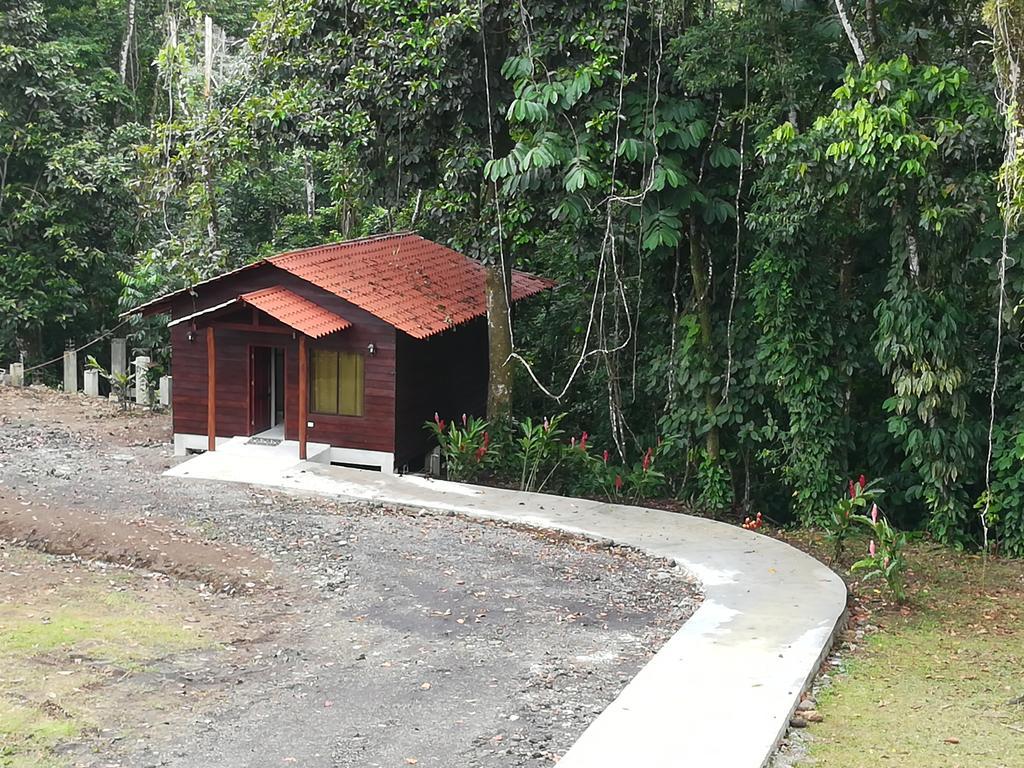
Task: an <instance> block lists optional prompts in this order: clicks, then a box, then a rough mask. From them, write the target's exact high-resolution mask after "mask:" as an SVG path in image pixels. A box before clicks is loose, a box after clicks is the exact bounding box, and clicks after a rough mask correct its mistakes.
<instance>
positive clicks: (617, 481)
mask: <svg viewBox="0 0 1024 768" xmlns="http://www.w3.org/2000/svg"><path fill="white" fill-rule="evenodd" d="M615 490H616V491H621V490H622V475H616V476H615Z"/></svg>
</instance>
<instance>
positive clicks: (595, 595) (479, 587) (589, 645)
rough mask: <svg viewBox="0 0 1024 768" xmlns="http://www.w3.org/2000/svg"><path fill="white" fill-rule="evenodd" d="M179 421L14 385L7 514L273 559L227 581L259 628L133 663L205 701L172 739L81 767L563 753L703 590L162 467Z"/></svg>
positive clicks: (611, 561)
mask: <svg viewBox="0 0 1024 768" xmlns="http://www.w3.org/2000/svg"><path fill="white" fill-rule="evenodd" d="M167 437H168V435H167V419H166V417H138V416H134V417H133V416H121V415H117V414H115V413H113V412H112V411H111V410H110V409H109V408H108V407H107V406H105V405H104V406H99V405H96V404H95V403H89V402H86V401H83V400H82V399H80V398H78V397H67V396H63V395H58V394H55V393H46V392H40V391H35V390H33V391H28V392H16V391H14V390H10V389H6V390H3V389H0V511H2V510H3V508H4V507H3V503H4V502H3V497H5V498H6V504H7V506H8V509H10V508H11V507H12V506H13V505H15V504H17V505H19V506H20V507H21V508H24V507H26V505H28V504H30V505H31V508H32V509H33V510H34V511H35V512H36V513H37V514H47V515H52V516H55V517H56V518H58V525H59V526H63V525H66V524H68V523H67V522H66V520H70V519H72V518H73V515H71V514H70V513H73V512H78V513H81V512H83V511H84V512H88V513H90V514H91V515H92V517H93V519H94V520H98V521H101V523H102V524H103V525H109V526H110V529H111V530H112V531H113V530H115V529H117V528H119V527H124V526H125V525H129V524H131V525H134V526H136V528H133V530H138V526H146V525H151V526H152V527H153V528H154V530H161V531H163V530H166V529H167V528H168V523H170V526H171V527H173V528H179V529H180V531H178V532H177V534H176V535H179V534H180V535H186V534H187V536H188V537H189V538H190V539H192V540H195V539H202V541H203V542H204V544H205V545H207V546H208V545H210V544H213V545H215V546H217V547H230V548H233V549H232V551H235V549H240V550H244V551H247V552H251V553H252V557H253V558H254V561H256V560H258V561H259V562H268V563H270V564H271V566H270V567H271V571H270V575H269V577H268V583H267V584H264V583H263V582H262V581H261V582H260V583H256V582H255V581H254V582H248V583H247V584H248V586H249V587H251V589H250V590H249V591H248V594H244V595H243V594H241V593H239V594H238V596H237V598H233V599H237V600H245V601H249V602H250V603H251V604H252V605H253V609H252V611H253V615H252V622H253V623H254V624H255V625H257V626H258V625H259V624H261V623H262V624H263V625H264V629H265V631H264V632H263V633H258V634H259V637H258V639H255V640H254V639H252V638H247V639H245V640H244V641H239V642H238V643H237V644H235V645H234V646H229V647H227V648H225V649H224V651H223V653H218V654H211V655H210V656H209V658H208V659H207V660H206V661H205V663H204V664H202V665H200V666H199V668H198V669H193V670H192V672H191V673H190V674H189V675H188V676H185V677H183V678H181V679H177V678H175V679H167V675H164V676H159V675H156V676H154V675H152V674H151V673H147V672H146V671H142V672H139V673H138V675H137V678H138V679H136V680H135V684H140V683H139V680H142V681H143V682H146V681H148V684H152V685H178V686H180V687H182V688H183V693H186V694H187V691H188V689H189V688H190V687H193V686H195V687H197V688H201V689H202V690H203V692H204V701H205V702H206V704H205V705H204V706H199V707H197V706H188V707H186V706H182V707H181V708H180V710H178V711H169V712H164V713H162V716H163V717H165V718H166V719H167V721H168V722H169V723H170V724H171V728H170V729H169V735H166V736H165V735H161V736H160V737H159V738H155V737H152V736H150V735H147V734H146V733H144V732H141V731H136V732H127V733H123V734H117V735H116V736H114V737H111V738H106V737H104V736H103V735H102V731H99V732H98V734H97V735H96V736H95V738H94V739H93V741H92V742H90V743H88V744H80V745H77V746H76V745H70V746H69V749H68V755H69V756H71V757H72V758H73V760H74V764H75V765H95V766H100V765H102V766H180V767H181V768H185V767H186V766H188V767H190V768H191V767H193V766H204V767H208V768H218V767H224V768H227V767H228V766H239V767H241V766H276V765H299V766H310V767H314V766H360V767H362V766H366V767H372V766H408V765H417V766H424V767H426V766H438V767H439V768H440V767H444V768H459V767H462V766H465V767H466V768H468V767H469V766H541V765H550V764H551V763H552V762H554V761H556V760H557V758H558V757H559V756H560V755H561V754H563V753H564V752H565V751H566V750H567V749H568V748H569V746H571V744H572V743H573V741H574V740H575V739H576V738H577V737H578V736H579V735H580V734H581V733H582V731H583V730H584V729H585V728H586V726H587V724H588V723H589V722H590V721H591V720H592V719H593V718H594V716H595V715H596V714H597V713H598V712H600V711H601V710H602V709H603V708H604V707H605V706H606V705H607V704H608V703H609V702H610V701H611V700H612V699H613V698H614V697H615V696H616V694H617V693H618V692H619V691H620V690H621V688H622V687H623V686H624V685H625V683H626V682H628V681H629V680H630V679H631V678H632V676H633V675H634V674H635V673H636V672H637V670H638V669H639V668H640V667H641V666H643V664H644V663H645V662H646V660H647V659H648V658H650V656H651V655H652V654H653V653H654V652H655V651H656V650H657V649H658V648H659V647H660V645H661V644H662V643H663V642H664V641H665V640H666V639H667V638H668V637H669V636H670V635H671V634H672V633H673V632H674V631H675V630H676V629H677V628H678V627H679V626H680V625H681V624H682V622H684V621H685V620H686V619H687V618H688V617H689V616H690V615H691V614H692V612H693V611H694V610H695V608H696V604H697V601H698V599H699V595H698V592H697V589H696V588H695V586H694V585H693V584H692V583H690V581H689V580H688V579H687V577H686V576H685V574H683V573H681V572H680V571H679V570H678V569H676V568H674V567H673V566H672V564H670V563H668V562H666V561H658V560H654V559H652V558H649V557H646V556H641V555H639V554H637V553H635V552H632V551H629V550H623V549H618V548H603V547H601V546H599V545H596V544H593V543H590V542H586V541H582V540H579V539H575V538H572V537H568V536H564V535H559V534H546V533H539V532H535V531H530V530H524V529H517V528H514V527H510V526H507V525H503V524H498V523H485V522H479V521H470V520H466V519H462V518H460V517H458V516H454V515H443V514H434V513H427V512H425V511H422V510H415V509H411V510H410V509H389V508H383V507H380V506H374V505H368V504H366V503H363V502H358V503H343V502H338V501H334V500H329V499H323V498H317V497H304V496H298V495H289V494H282V493H277V492H271V491H267V490H263V489H258V488H251V487H246V486H238V485H234V484H215V483H208V482H202V481H183V480H180V479H172V478H164V477H161V475H160V473H161V472H162V471H163V469H165V468H166V467H168V466H170V465H171V464H172V463H174V462H175V461H177V460H176V459H174V458H173V457H172V456H171V451H170V446H169V444H168V442H167ZM62 510H63V511H62ZM62 515H63V517H61V516H62ZM15 538H17V537H15ZM122 538H123V537H122ZM94 539H95V540H94V541H93V544H94V545H95V546H102V542H103V540H104V538H103V537H102V536H100V537H98V538H96V537H94ZM97 542H99V544H97ZM151 548H152V547H151ZM162 554H164V555H166V553H162ZM90 555H91V556H95V554H94V553H90ZM186 556H187V555H181V556H180V557H179V559H182V558H185V557H186ZM186 575H187V574H186ZM243 591H244V590H243ZM147 674H149V675H150V677H146V675H147ZM128 682H131V681H127V682H126V684H127V683H128Z"/></svg>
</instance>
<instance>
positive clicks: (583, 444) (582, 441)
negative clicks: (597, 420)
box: [580, 432, 590, 451]
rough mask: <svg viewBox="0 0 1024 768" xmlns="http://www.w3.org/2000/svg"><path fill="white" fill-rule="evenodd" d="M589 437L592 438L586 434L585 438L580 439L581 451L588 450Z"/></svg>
mask: <svg viewBox="0 0 1024 768" xmlns="http://www.w3.org/2000/svg"><path fill="white" fill-rule="evenodd" d="M588 437H590V435H588V434H587V433H586V432H584V433H583V436H582V437H581V438H580V450H581V451H585V450H587V438H588Z"/></svg>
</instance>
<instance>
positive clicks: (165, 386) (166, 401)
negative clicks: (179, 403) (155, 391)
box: [160, 376, 171, 408]
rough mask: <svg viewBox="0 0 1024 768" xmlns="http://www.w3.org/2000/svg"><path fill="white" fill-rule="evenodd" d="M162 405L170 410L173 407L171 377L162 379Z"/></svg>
mask: <svg viewBox="0 0 1024 768" xmlns="http://www.w3.org/2000/svg"><path fill="white" fill-rule="evenodd" d="M160 405H161V406H163V407H164V408H169V407H170V405H171V377H170V376H161V377H160Z"/></svg>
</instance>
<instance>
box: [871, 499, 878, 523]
mask: <svg viewBox="0 0 1024 768" xmlns="http://www.w3.org/2000/svg"><path fill="white" fill-rule="evenodd" d="M871 522H872V523H877V522H878V505H877V504H872V505H871Z"/></svg>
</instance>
